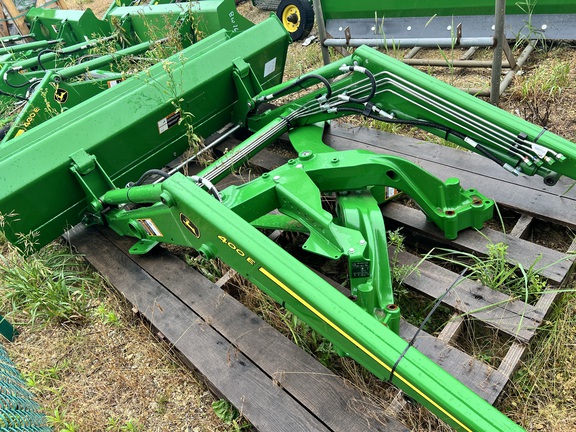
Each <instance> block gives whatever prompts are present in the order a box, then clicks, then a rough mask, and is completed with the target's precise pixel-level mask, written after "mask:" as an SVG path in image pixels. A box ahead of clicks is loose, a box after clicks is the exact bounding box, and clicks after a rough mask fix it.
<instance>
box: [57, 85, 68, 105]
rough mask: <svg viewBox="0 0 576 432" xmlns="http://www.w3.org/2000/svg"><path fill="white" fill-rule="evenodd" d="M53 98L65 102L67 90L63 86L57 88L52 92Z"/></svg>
mask: <svg viewBox="0 0 576 432" xmlns="http://www.w3.org/2000/svg"><path fill="white" fill-rule="evenodd" d="M54 100H55V101H56V102H58V103H61V104H63V103H65V102H66V101H67V100H68V91H67V90H64V89H63V88H57V89H56V91H55V92H54Z"/></svg>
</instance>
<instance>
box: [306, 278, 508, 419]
mask: <svg viewBox="0 0 576 432" xmlns="http://www.w3.org/2000/svg"><path fill="white" fill-rule="evenodd" d="M316 274H318V275H319V276H320V277H322V279H324V280H325V281H326V282H328V283H329V284H330V285H332V286H333V287H334V288H335V289H337V290H338V291H340V292H341V293H342V294H344V295H346V296H349V295H350V290H349V289H348V288H347V287H344V286H342V285H341V284H339V283H338V282H336V281H335V280H333V279H331V278H329V277H327V276H325V275H323V274H321V273H318V272H316ZM416 331H417V327H416V326H414V325H412V324H410V323H409V322H407V321H405V320H404V319H400V337H402V338H403V339H404V340H405V341H407V342H408V341H410V340H412V338H414V335H415V334H416ZM414 347H415V348H417V349H418V350H419V351H420V352H421V353H422V354H424V355H425V356H426V357H428V358H429V359H430V360H432V361H433V362H435V363H436V364H438V365H439V366H440V367H442V368H443V369H444V370H445V371H446V372H448V373H449V374H451V375H452V376H454V377H455V378H457V379H458V380H459V381H460V382H461V383H462V384H464V385H465V386H467V387H468V388H469V389H471V390H472V391H474V392H475V393H476V394H478V395H479V396H480V397H482V398H484V399H485V400H487V401H488V402H490V403H492V404H493V403H494V402H495V401H496V399H497V398H498V395H499V394H500V392H501V391H502V389H503V388H504V386H505V385H506V383H507V381H508V380H507V377H506V376H504V375H503V374H502V373H500V372H498V371H497V370H496V369H494V368H492V367H491V366H489V365H487V364H485V363H482V362H481V361H480V360H477V359H475V358H474V357H471V356H470V355H468V354H466V353H465V352H463V351H460V350H459V349H458V348H454V347H453V346H450V345H449V343H448V341H444V340H441V339H439V338H436V337H434V336H432V335H431V334H429V333H426V332H425V331H424V330H421V331H420V332H419V333H418V337H417V338H416V341H415V343H414ZM463 365H465V366H466V367H465V368H464V369H463V367H462V366H463ZM391 405H392V412H397V411H398V410H399V409H401V407H402V405H403V404H402V403H401V401H400V400H397V399H395V401H393V402H392V403H391Z"/></svg>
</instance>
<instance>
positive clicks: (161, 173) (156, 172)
mask: <svg viewBox="0 0 576 432" xmlns="http://www.w3.org/2000/svg"><path fill="white" fill-rule="evenodd" d="M153 175H157V176H160V177H163V178H164V179H167V178H168V177H170V175H169V174H168V173H167V172H165V171H162V170H159V169H151V170H148V171H146V172H145V173H144V174H142V176H141V177H140V178H139V179H138V180H137V181H136V183H132V182H130V183H128V184H127V185H126V187H129V188H130V187H133V186H140V185H142V184H143V183H144V181H145V180H146V179H147V178H148V177H150V176H153Z"/></svg>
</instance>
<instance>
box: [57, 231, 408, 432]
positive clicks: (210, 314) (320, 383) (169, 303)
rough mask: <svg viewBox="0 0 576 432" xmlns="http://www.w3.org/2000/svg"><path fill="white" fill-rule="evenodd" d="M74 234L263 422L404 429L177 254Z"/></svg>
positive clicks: (221, 388)
mask: <svg viewBox="0 0 576 432" xmlns="http://www.w3.org/2000/svg"><path fill="white" fill-rule="evenodd" d="M68 238H69V241H70V242H71V244H72V245H74V246H75V247H76V248H77V249H78V250H79V251H80V252H81V253H83V254H85V256H86V258H87V259H88V260H89V261H90V262H91V263H92V265H94V267H96V269H98V270H99V271H101V272H102V273H103V274H105V275H106V277H107V278H108V280H109V281H110V282H111V283H112V284H113V285H114V286H115V287H116V288H117V289H118V290H119V291H120V292H121V293H122V294H123V295H124V296H125V297H126V298H127V299H128V300H129V301H130V302H131V303H133V304H134V305H135V306H136V307H138V309H139V310H140V312H141V313H142V314H143V315H144V316H145V317H146V318H147V319H148V320H149V321H150V322H151V323H152V324H153V325H154V326H155V327H156V328H158V330H159V331H160V332H161V333H162V334H163V335H164V336H165V337H166V338H167V339H168V340H169V341H171V342H172V343H173V344H174V345H175V347H176V348H177V349H178V350H179V351H180V352H181V353H182V354H183V355H184V356H185V357H186V358H187V359H188V360H189V362H190V364H191V365H193V366H194V367H195V368H196V369H198V370H199V371H200V372H201V373H202V374H203V375H204V376H205V377H206V379H207V380H208V382H209V383H210V385H211V386H212V387H213V388H214V389H215V391H216V392H217V393H218V394H221V395H223V396H224V397H225V398H226V399H228V400H229V401H230V402H232V403H233V404H234V405H235V406H236V407H237V408H238V409H239V410H240V411H241V412H242V413H243V415H244V416H245V417H246V418H247V419H248V420H249V421H250V422H251V423H252V424H253V425H254V426H255V427H256V428H257V429H258V430H261V431H283V430H285V431H295V430H302V431H308V430H319V431H321V430H326V431H328V430H331V431H365V430H366V428H367V427H368V428H369V429H370V430H375V431H379V430H380V431H383V430H390V431H404V430H405V428H404V427H403V426H402V425H401V424H400V423H398V422H397V421H395V420H393V419H390V418H387V417H386V416H384V415H383V413H382V412H375V411H371V410H369V409H368V408H367V407H369V406H370V404H369V403H367V401H366V400H365V399H364V398H363V396H362V395H361V394H360V393H359V392H357V391H356V390H355V389H353V388H352V387H351V386H349V385H348V384H347V383H346V382H344V380H343V379H342V378H340V377H337V376H336V375H334V374H333V373H331V372H330V371H329V370H328V369H326V368H325V367H324V366H322V365H321V364H320V363H318V362H317V361H316V360H314V359H313V358H312V357H310V356H309V355H307V354H306V353H304V352H303V351H302V350H301V349H300V348H298V347H296V346H295V345H294V344H292V343H291V342H290V341H289V340H287V339H286V338H285V337H284V336H282V335H281V334H280V333H278V332H277V331H276V330H274V329H273V328H272V327H270V326H269V325H267V324H266V323H264V322H263V321H262V320H261V319H260V318H259V317H257V316H256V315H255V314H253V313H252V312H251V311H250V310H248V309H247V308H246V307H244V306H243V305H241V304H240V303H238V302H237V301H236V300H235V299H233V298H232V297H230V296H229V295H228V294H226V293H225V292H224V291H222V290H221V289H220V288H219V287H217V286H216V285H215V284H213V283H211V282H210V281H208V280H207V279H205V278H204V277H203V276H201V275H200V274H199V273H197V272H196V271H195V270H193V269H192V268H191V267H189V266H187V265H186V264H185V263H183V262H182V261H180V260H179V259H178V258H176V257H174V256H173V255H171V254H169V253H167V252H165V251H163V250H162V249H159V250H157V251H155V252H153V253H151V254H149V255H146V256H131V255H128V252H127V251H128V248H129V247H130V246H131V245H132V244H133V240H131V239H127V238H119V237H118V236H116V235H115V234H114V233H112V232H111V231H108V230H101V231H96V230H94V229H89V230H88V229H82V228H80V227H77V228H75V229H73V230H72V231H70V232H69V234H68Z"/></svg>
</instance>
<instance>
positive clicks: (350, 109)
mask: <svg viewBox="0 0 576 432" xmlns="http://www.w3.org/2000/svg"><path fill="white" fill-rule="evenodd" d="M337 111H338V112H352V113H354V114H361V115H364V116H366V117H370V118H373V119H374V120H379V121H382V122H385V123H394V124H404V125H409V126H422V127H430V128H434V129H438V130H441V131H444V132H446V138H447V137H448V135H454V136H455V137H457V138H459V139H461V140H462V141H464V142H465V143H467V144H468V145H470V146H472V147H474V148H475V149H477V150H478V152H479V153H481V154H482V155H483V156H485V157H487V158H488V159H490V160H491V161H493V162H496V163H497V164H498V165H500V166H501V167H502V168H504V169H505V170H506V171H509V172H511V173H512V174H514V175H519V174H520V171H518V169H516V168H514V167H513V166H511V165H510V164H508V163H507V162H505V161H503V160H502V159H500V158H499V157H497V156H496V155H495V154H493V153H492V152H490V151H489V150H488V149H486V148H485V147H484V146H483V145H482V144H479V143H477V142H476V141H474V140H472V139H471V138H470V137H468V136H467V135H465V134H463V133H461V132H458V131H456V130H454V129H452V128H449V127H448V126H444V125H443V124H440V123H435V122H431V121H426V120H401V119H394V118H386V117H382V116H378V115H374V114H372V113H371V111H369V110H361V109H359V108H353V107H339V108H337Z"/></svg>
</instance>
